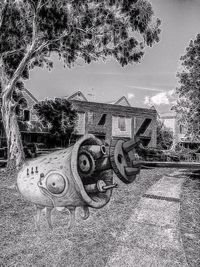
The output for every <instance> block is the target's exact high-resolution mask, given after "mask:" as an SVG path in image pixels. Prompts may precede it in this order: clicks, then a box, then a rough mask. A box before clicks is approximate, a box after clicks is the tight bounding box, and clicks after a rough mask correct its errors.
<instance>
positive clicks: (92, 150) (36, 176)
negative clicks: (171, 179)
mask: <svg viewBox="0 0 200 267" xmlns="http://www.w3.org/2000/svg"><path fill="white" fill-rule="evenodd" d="M128 145H129V141H128V143H127V142H124V141H123V140H117V141H113V142H112V143H111V145H110V146H105V145H104V144H103V143H102V142H101V141H100V140H99V139H97V138H96V137H94V136H93V135H86V136H84V137H83V138H81V139H80V140H79V141H78V142H77V143H76V144H75V145H74V146H71V147H69V148H66V149H64V150H61V151H57V152H54V153H52V154H49V155H45V156H41V157H39V158H37V159H34V160H31V161H29V162H27V163H25V164H24V166H23V168H22V169H21V171H20V172H19V174H18V177H17V187H18V190H19V192H20V193H21V195H22V196H23V197H24V198H25V199H26V200H27V201H30V202H31V203H33V204H35V207H36V218H35V219H36V224H37V226H38V227H39V221H40V215H41V211H42V209H44V208H46V217H47V222H48V224H49V227H50V228H51V227H52V223H51V211H52V209H53V208H57V209H59V210H62V211H63V210H64V209H67V210H69V212H70V215H71V216H70V217H71V219H70V223H69V226H72V225H73V224H74V220H75V209H76V207H82V208H83V211H84V216H83V219H87V218H88V217H89V207H91V208H96V209H100V208H102V207H103V206H105V205H106V204H107V203H108V202H109V200H110V197H111V194H112V189H113V188H116V187H117V184H116V183H114V182H113V171H114V172H115V173H116V175H117V176H118V177H119V178H120V179H121V180H122V181H123V182H125V183H131V182H133V181H134V179H135V178H136V175H137V174H138V173H139V170H140V167H136V168H132V167H131V166H132V161H133V160H134V156H135V155H134V153H133V150H132V147H133V145H132V144H131V150H130V151H129V148H128ZM129 152H130V153H129Z"/></svg>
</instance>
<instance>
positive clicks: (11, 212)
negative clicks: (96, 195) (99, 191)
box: [0, 169, 172, 267]
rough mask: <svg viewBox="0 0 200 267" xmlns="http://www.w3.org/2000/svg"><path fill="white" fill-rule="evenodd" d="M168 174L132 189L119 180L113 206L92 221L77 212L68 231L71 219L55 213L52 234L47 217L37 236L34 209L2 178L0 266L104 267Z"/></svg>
mask: <svg viewBox="0 0 200 267" xmlns="http://www.w3.org/2000/svg"><path fill="white" fill-rule="evenodd" d="M170 172H172V170H170ZM166 173H169V170H167V169H154V170H142V171H141V175H140V176H138V177H137V179H136V181H135V182H133V183H132V184H130V185H125V184H123V183H121V182H119V180H118V179H117V182H118V183H119V188H118V189H115V190H113V196H112V198H111V201H110V203H108V205H107V206H105V207H104V208H102V209H100V210H94V209H91V210H90V211H91V216H90V218H89V219H88V220H86V221H82V220H81V218H80V212H81V211H79V210H77V213H76V225H75V227H74V228H73V229H71V230H68V229H67V224H68V217H67V216H66V215H63V214H61V213H59V212H58V211H56V210H55V211H54V212H53V216H52V217H53V230H49V229H48V227H47V222H46V219H45V217H44V215H43V216H42V219H41V231H36V230H35V226H34V221H33V212H34V208H33V205H32V204H29V203H28V202H25V201H24V200H23V199H22V198H21V196H20V195H19V194H18V193H17V192H16V191H15V190H13V189H9V188H8V186H10V185H11V184H12V181H13V179H14V178H13V177H12V175H11V176H10V177H6V175H5V174H3V173H1V172H0V179H1V187H0V199H1V203H0V214H1V216H0V236H1V243H0V266H5V267H8V266H37V267H38V266H39V267H40V266H63V267H69V266H70V267H71V266H74V267H79V266H81V267H82V266H84V267H85V266H91V267H94V266H95V267H96V266H99V267H103V266H105V265H106V263H107V261H108V258H109V256H110V255H111V253H112V252H114V251H115V249H116V247H117V246H118V242H119V241H118V238H117V237H118V236H119V235H120V234H121V232H122V231H123V230H124V228H125V225H126V221H127V220H128V219H129V217H130V216H131V213H132V211H133V209H134V208H135V206H136V204H137V203H138V201H139V199H140V197H141V196H142V195H143V194H144V193H145V192H146V190H147V189H148V188H149V187H150V186H151V185H153V184H154V183H155V182H157V181H158V180H159V179H160V178H161V177H162V175H163V174H166Z"/></svg>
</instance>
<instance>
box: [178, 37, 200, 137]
mask: <svg viewBox="0 0 200 267" xmlns="http://www.w3.org/2000/svg"><path fill="white" fill-rule="evenodd" d="M180 60H181V61H182V70H181V71H179V72H178V73H177V77H178V79H179V86H178V87H177V88H176V94H177V96H178V100H177V104H176V105H174V107H173V109H174V110H175V111H176V112H177V114H178V118H179V123H180V124H182V125H184V128H185V131H186V135H185V136H186V137H189V138H190V140H193V141H200V101H199V99H200V34H198V35H197V36H196V39H195V40H194V41H193V40H191V41H190V44H189V46H188V47H187V48H186V53H185V55H184V56H182V57H181V58H180Z"/></svg>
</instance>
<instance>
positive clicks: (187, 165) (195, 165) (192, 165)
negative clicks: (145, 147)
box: [132, 161, 200, 170]
mask: <svg viewBox="0 0 200 267" xmlns="http://www.w3.org/2000/svg"><path fill="white" fill-rule="evenodd" d="M132 166H133V167H136V166H141V168H142V167H152V168H177V169H199V170H200V162H160V161H138V162H137V161H133V165H132Z"/></svg>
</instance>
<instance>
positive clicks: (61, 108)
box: [34, 98, 78, 145]
mask: <svg viewBox="0 0 200 267" xmlns="http://www.w3.org/2000/svg"><path fill="white" fill-rule="evenodd" d="M34 109H35V110H36V113H37V115H38V117H39V119H40V121H41V122H42V124H43V125H44V126H45V127H48V129H49V132H50V133H51V134H52V135H54V136H57V137H59V138H61V140H63V144H62V145H65V144H68V142H67V141H68V140H69V139H70V137H71V135H72V133H73V132H74V131H75V127H76V123H77V119H78V115H77V111H76V110H75V109H73V106H72V104H71V103H70V102H69V101H67V100H66V99H61V98H55V100H52V99H51V100H45V101H40V102H38V103H37V104H35V105H34Z"/></svg>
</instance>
